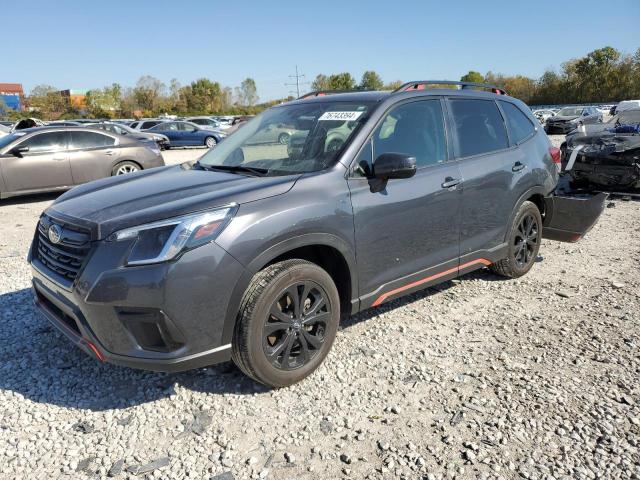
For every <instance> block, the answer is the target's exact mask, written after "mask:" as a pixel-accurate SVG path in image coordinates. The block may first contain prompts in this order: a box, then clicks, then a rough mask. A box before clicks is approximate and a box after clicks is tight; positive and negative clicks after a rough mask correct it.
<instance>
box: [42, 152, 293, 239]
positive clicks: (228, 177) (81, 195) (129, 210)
mask: <svg viewBox="0 0 640 480" xmlns="http://www.w3.org/2000/svg"><path fill="white" fill-rule="evenodd" d="M299 177H300V175H295V176H294V175H288V176H281V177H250V176H245V175H238V174H234V173H226V172H213V171H206V170H194V169H192V168H191V166H190V165H189V164H182V165H177V166H172V167H161V168H154V169H150V170H143V171H141V172H137V173H131V174H128V175H122V176H117V177H110V178H106V179H103V180H97V181H95V182H90V183H87V184H84V185H80V186H78V187H75V188H73V189H72V190H69V191H68V192H67V193H65V194H63V195H61V196H60V197H58V199H57V200H56V201H55V202H54V203H53V205H51V207H49V209H47V211H46V212H45V213H46V214H48V215H51V216H53V217H54V218H57V219H60V220H61V221H67V222H69V223H72V224H75V225H77V226H81V227H85V228H88V229H89V230H91V233H92V238H93V239H94V240H98V239H102V238H105V237H107V236H108V235H109V234H111V233H113V232H115V231H117V230H121V229H123V228H128V227H132V226H135V225H141V224H143V223H149V222H153V221H157V220H162V219H166V218H171V217H175V216H178V215H183V214H186V213H192V212H197V211H201V210H206V209H210V208H214V207H218V206H222V205H228V204H230V203H236V204H243V203H247V202H252V201H255V200H261V199H263V198H267V197H272V196H276V195H282V194H284V193H286V192H287V191H289V190H290V189H291V187H293V185H294V183H295V182H296V180H297V179H298V178H299Z"/></svg>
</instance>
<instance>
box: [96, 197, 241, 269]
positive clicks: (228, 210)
mask: <svg viewBox="0 0 640 480" xmlns="http://www.w3.org/2000/svg"><path fill="white" fill-rule="evenodd" d="M236 209H237V207H236V206H235V205H233V206H229V207H225V208H220V209H217V210H211V211H208V212H202V213H196V214H191V215H184V216H181V217H176V218H172V219H169V220H162V221H159V222H154V223H148V224H146V225H140V226H138V227H132V228H127V229H125V230H120V231H119V232H116V233H113V234H112V235H110V236H109V237H108V238H107V240H108V241H115V242H117V241H122V240H131V239H135V243H134V244H133V247H132V248H131V251H130V252H129V257H128V258H127V265H145V264H149V263H159V262H166V261H168V260H171V259H172V258H175V257H177V256H178V255H179V254H180V253H182V252H184V251H187V250H191V249H193V248H196V247H199V246H201V245H204V244H205V243H209V242H211V241H213V240H214V239H215V238H216V237H217V236H218V235H219V234H220V232H221V231H222V230H223V229H224V227H226V225H227V223H229V220H231V218H232V217H233V214H234V213H235V211H236Z"/></svg>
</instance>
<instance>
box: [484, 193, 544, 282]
mask: <svg viewBox="0 0 640 480" xmlns="http://www.w3.org/2000/svg"><path fill="white" fill-rule="evenodd" d="M528 220H532V221H533V223H532V224H530V225H531V232H533V231H534V230H535V232H533V234H531V235H529V234H528V233H527V232H529V227H528V226H527V225H528V224H527V223H525V222H526V221H528ZM541 240H542V216H541V215H540V211H539V210H538V207H536V205H535V204H534V203H533V202H529V201H526V202H524V203H523V204H522V205H521V206H520V208H519V209H518V213H517V214H516V216H515V218H514V219H513V223H512V225H511V229H510V231H509V237H508V243H509V249H508V252H507V258H504V259H502V260H500V261H498V262H495V263H493V264H492V265H491V266H490V267H489V268H491V270H492V271H493V272H494V273H497V274H498V275H501V276H503V277H507V278H518V277H521V276H522V275H524V274H525V273H527V272H528V271H529V270H531V267H532V266H533V264H534V262H535V261H536V257H537V256H538V252H539V251H540V242H541Z"/></svg>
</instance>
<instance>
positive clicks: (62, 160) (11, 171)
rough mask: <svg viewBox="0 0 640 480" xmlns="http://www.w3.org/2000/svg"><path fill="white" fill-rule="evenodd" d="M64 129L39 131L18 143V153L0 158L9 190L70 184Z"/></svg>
mask: <svg viewBox="0 0 640 480" xmlns="http://www.w3.org/2000/svg"><path fill="white" fill-rule="evenodd" d="M67 139H68V134H67V133H66V132H62V131H60V132H43V133H38V134H36V135H33V136H31V137H29V138H27V139H25V140H24V141H22V142H20V143H19V144H18V145H17V146H16V148H21V149H25V150H23V151H22V152H20V153H16V154H8V155H7V156H6V157H4V158H2V172H3V174H4V178H5V183H6V184H7V189H8V191H10V192H22V191H30V190H33V191H37V190H47V189H52V188H57V187H67V186H71V185H73V181H72V178H71V169H70V167H69V155H68V152H67V143H68V140H67Z"/></svg>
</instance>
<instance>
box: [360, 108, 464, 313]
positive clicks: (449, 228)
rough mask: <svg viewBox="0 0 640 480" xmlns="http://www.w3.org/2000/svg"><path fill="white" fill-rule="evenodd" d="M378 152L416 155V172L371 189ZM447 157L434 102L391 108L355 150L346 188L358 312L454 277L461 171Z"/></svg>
mask: <svg viewBox="0 0 640 480" xmlns="http://www.w3.org/2000/svg"><path fill="white" fill-rule="evenodd" d="M385 152H394V153H403V154H408V155H411V156H414V157H416V163H417V167H418V170H417V173H416V174H415V176H414V177H412V178H409V179H398V180H390V181H389V182H388V183H387V185H386V188H384V189H383V190H382V191H377V192H372V189H371V188H370V184H372V180H370V179H368V178H367V177H368V176H369V174H370V173H371V172H372V171H373V170H372V169H373V167H372V164H373V162H372V159H374V158H376V157H378V156H379V155H380V154H382V153H385ZM448 158H449V155H448V149H447V141H446V135H445V126H444V116H443V108H442V103H441V101H440V100H439V99H430V100H419V101H410V102H407V103H403V104H401V105H399V106H397V107H394V108H393V109H392V110H391V111H390V112H389V113H388V114H387V115H386V116H385V117H384V119H383V120H382V122H381V123H380V125H379V126H378V128H377V129H376V130H375V132H374V133H373V136H372V138H371V139H370V140H369V141H368V142H367V143H366V144H365V146H364V148H363V150H362V151H361V152H360V155H359V157H358V158H357V160H356V165H355V169H354V172H353V174H352V175H351V176H350V178H349V180H348V183H349V188H350V190H351V199H352V205H353V214H354V226H355V238H356V255H357V262H358V273H359V288H360V296H361V301H362V307H363V308H366V307H369V306H372V305H373V306H375V305H379V304H380V303H382V302H384V301H387V300H389V299H392V298H396V297H397V296H400V295H402V294H404V293H407V292H409V291H410V290H414V289H420V288H424V287H426V286H428V285H429V284H431V283H434V282H437V281H442V280H446V279H447V278H452V277H455V276H456V275H457V270H458V257H459V232H460V213H461V211H460V208H461V203H462V199H461V196H462V191H461V189H460V188H459V187H458V185H457V182H459V180H460V178H461V174H460V171H459V169H458V166H457V165H456V163H455V162H450V161H448ZM374 190H375V189H374Z"/></svg>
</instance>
